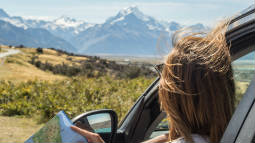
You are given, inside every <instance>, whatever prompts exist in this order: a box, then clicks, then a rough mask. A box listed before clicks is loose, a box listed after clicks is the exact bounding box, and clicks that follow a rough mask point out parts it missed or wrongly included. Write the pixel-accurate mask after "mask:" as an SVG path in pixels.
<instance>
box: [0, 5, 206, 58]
mask: <svg viewBox="0 0 255 143" xmlns="http://www.w3.org/2000/svg"><path fill="white" fill-rule="evenodd" d="M0 20H3V21H5V22H8V23H10V24H12V25H15V26H16V27H18V28H23V30H27V29H44V30H47V31H49V33H51V34H53V35H54V36H55V37H58V38H60V39H62V40H65V41H66V42H67V43H70V44H71V45H72V46H74V47H75V48H76V49H77V52H79V53H82V54H119V55H155V54H157V53H158V49H157V46H158V41H162V39H164V42H165V43H168V45H171V44H170V43H169V42H171V35H172V34H173V33H174V32H175V31H176V30H179V29H180V28H183V27H184V26H183V25H181V24H179V23H177V22H174V21H171V22H164V21H163V22H162V21H160V22H159V21H158V20H156V19H154V18H153V17H150V16H147V15H145V14H143V13H142V12H141V11H140V10H139V9H138V8H137V7H136V6H131V7H128V8H125V9H122V10H120V11H119V12H118V13H117V14H116V15H115V16H112V17H110V18H108V19H107V20H106V21H105V22H104V23H103V24H90V23H87V22H85V21H82V20H76V19H74V18H70V17H67V16H62V17H60V18H57V19H54V20H36V19H27V18H23V17H20V16H9V15H8V14H7V13H6V12H4V10H2V9H0ZM190 28H191V29H199V30H203V29H204V28H205V27H204V26H203V25H202V24H196V25H192V26H190ZM30 33H32V32H30ZM41 36H42V35H41ZM0 38H1V37H0ZM73 52H75V50H74V49H73Z"/></svg>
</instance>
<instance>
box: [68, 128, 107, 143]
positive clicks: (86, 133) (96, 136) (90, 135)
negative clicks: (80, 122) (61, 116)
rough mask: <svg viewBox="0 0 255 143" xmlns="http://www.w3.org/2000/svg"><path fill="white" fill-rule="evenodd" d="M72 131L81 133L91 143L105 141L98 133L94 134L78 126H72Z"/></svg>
mask: <svg viewBox="0 0 255 143" xmlns="http://www.w3.org/2000/svg"><path fill="white" fill-rule="evenodd" d="M71 129H72V130H73V131H75V132H77V133H79V134H80V135H82V136H84V137H86V139H87V140H88V142H89V143H104V140H103V139H102V138H101V137H100V135H99V134H97V133H92V132H89V131H87V130H83V129H81V128H79V127H76V126H71Z"/></svg>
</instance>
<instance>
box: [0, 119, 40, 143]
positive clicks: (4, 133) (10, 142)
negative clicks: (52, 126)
mask: <svg viewBox="0 0 255 143" xmlns="http://www.w3.org/2000/svg"><path fill="white" fill-rule="evenodd" d="M40 127H42V124H37V123H36V122H35V120H34V119H31V118H25V117H7V116H0V142H1V143H14V142H15V143H16V142H24V141H25V140H26V139H28V137H30V136H31V135H32V134H33V133H34V132H36V131H37V130H38V129H39V128H40Z"/></svg>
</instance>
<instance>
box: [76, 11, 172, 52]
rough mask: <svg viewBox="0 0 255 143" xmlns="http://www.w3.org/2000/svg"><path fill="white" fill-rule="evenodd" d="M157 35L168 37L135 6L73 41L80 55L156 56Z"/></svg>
mask: <svg viewBox="0 0 255 143" xmlns="http://www.w3.org/2000/svg"><path fill="white" fill-rule="evenodd" d="M160 36H167V37H168V36H169V33H168V32H167V31H166V28H165V27H164V26H163V25H162V24H160V23H159V22H158V21H157V20H156V19H154V18H152V17H150V16H146V15H144V14H143V13H142V12H141V11H140V10H139V9H138V8H137V7H129V8H126V9H123V10H121V11H120V12H119V13H118V14H117V15H116V16H113V17H110V18H109V19H107V20H106V22H105V23H104V24H101V25H95V26H94V27H91V28H88V29H87V30H85V31H83V32H81V33H80V34H78V35H77V36H76V37H75V38H74V39H75V43H76V44H77V45H75V46H76V47H79V49H78V51H79V52H81V53H89V54H120V55H155V54H157V48H156V47H157V40H158V38H159V37H160Z"/></svg>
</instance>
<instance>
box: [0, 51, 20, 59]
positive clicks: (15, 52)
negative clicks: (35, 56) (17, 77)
mask: <svg viewBox="0 0 255 143" xmlns="http://www.w3.org/2000/svg"><path fill="white" fill-rule="evenodd" d="M6 50H7V52H4V53H0V58H4V57H6V56H10V55H14V54H18V53H20V50H15V49H6Z"/></svg>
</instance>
